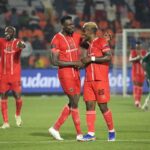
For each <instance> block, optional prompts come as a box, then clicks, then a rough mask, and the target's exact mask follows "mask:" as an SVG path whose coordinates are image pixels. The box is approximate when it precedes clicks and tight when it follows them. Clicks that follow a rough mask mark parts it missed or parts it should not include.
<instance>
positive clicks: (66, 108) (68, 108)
mask: <svg viewBox="0 0 150 150" xmlns="http://www.w3.org/2000/svg"><path fill="white" fill-rule="evenodd" d="M60 83H61V86H62V88H63V89H64V92H65V93H67V92H68V90H67V89H68V84H67V80H65V79H61V80H60ZM70 114H71V101H70V99H69V103H68V104H66V105H65V106H64V107H63V109H62V111H61V113H60V115H59V117H58V118H57V120H56V122H55V123H54V125H53V126H52V127H50V128H49V129H48V131H49V133H50V134H51V135H52V136H53V137H54V138H55V139H56V140H63V138H62V137H61V136H60V133H59V130H60V128H61V126H62V125H63V124H64V122H65V121H66V120H67V118H68V116H69V115H70Z"/></svg>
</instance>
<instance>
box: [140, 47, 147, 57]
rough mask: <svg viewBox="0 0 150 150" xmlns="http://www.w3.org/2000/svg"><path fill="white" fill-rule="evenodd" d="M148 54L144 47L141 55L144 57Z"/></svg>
mask: <svg viewBox="0 0 150 150" xmlns="http://www.w3.org/2000/svg"><path fill="white" fill-rule="evenodd" d="M146 54H147V51H146V50H144V49H143V50H142V51H141V55H142V56H143V57H144V56H146Z"/></svg>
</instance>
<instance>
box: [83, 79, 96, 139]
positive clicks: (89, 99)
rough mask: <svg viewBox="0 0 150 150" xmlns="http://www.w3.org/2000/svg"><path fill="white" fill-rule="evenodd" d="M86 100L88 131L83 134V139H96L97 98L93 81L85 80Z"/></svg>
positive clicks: (84, 92) (84, 91)
mask: <svg viewBox="0 0 150 150" xmlns="http://www.w3.org/2000/svg"><path fill="white" fill-rule="evenodd" d="M83 94H84V101H85V104H86V124H87V128H88V133H87V134H85V135H84V136H83V139H82V140H81V141H94V140H95V139H96V137H95V121H96V111H95V106H96V98H95V94H94V92H93V88H92V84H91V82H84V89H83Z"/></svg>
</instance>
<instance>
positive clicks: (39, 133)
mask: <svg viewBox="0 0 150 150" xmlns="http://www.w3.org/2000/svg"><path fill="white" fill-rule="evenodd" d="M30 135H32V136H42V137H49V136H50V135H49V134H48V133H45V132H33V133H30Z"/></svg>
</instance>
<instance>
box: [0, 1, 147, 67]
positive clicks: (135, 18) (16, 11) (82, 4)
mask: <svg viewBox="0 0 150 150" xmlns="http://www.w3.org/2000/svg"><path fill="white" fill-rule="evenodd" d="M16 2H17V3H18V4H17V3H15V0H0V21H1V25H0V36H3V29H4V28H5V26H7V25H12V26H14V27H16V28H17V37H19V38H21V39H23V40H24V41H25V42H26V44H27V45H28V46H27V50H26V51H24V52H23V53H22V63H23V66H24V67H25V68H26V67H27V68H28V67H30V68H47V67H49V65H50V62H49V58H48V55H47V50H48V49H49V43H50V41H51V39H52V37H53V36H54V34H55V33H57V32H58V31H60V28H61V26H60V22H59V19H60V18H61V17H62V16H64V15H71V16H72V17H73V20H74V23H75V27H76V31H77V32H81V26H82V25H83V24H84V22H86V21H95V22H96V23H97V25H98V26H99V27H100V29H101V30H99V32H98V35H99V36H101V35H102V34H103V32H105V31H108V32H110V33H111V34H112V35H113V36H115V34H117V33H122V29H123V28H149V27H150V21H149V18H150V0H18V1H16ZM12 4H13V5H12ZM110 44H111V47H112V48H114V46H115V38H113V39H112V41H111V43H110Z"/></svg>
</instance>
